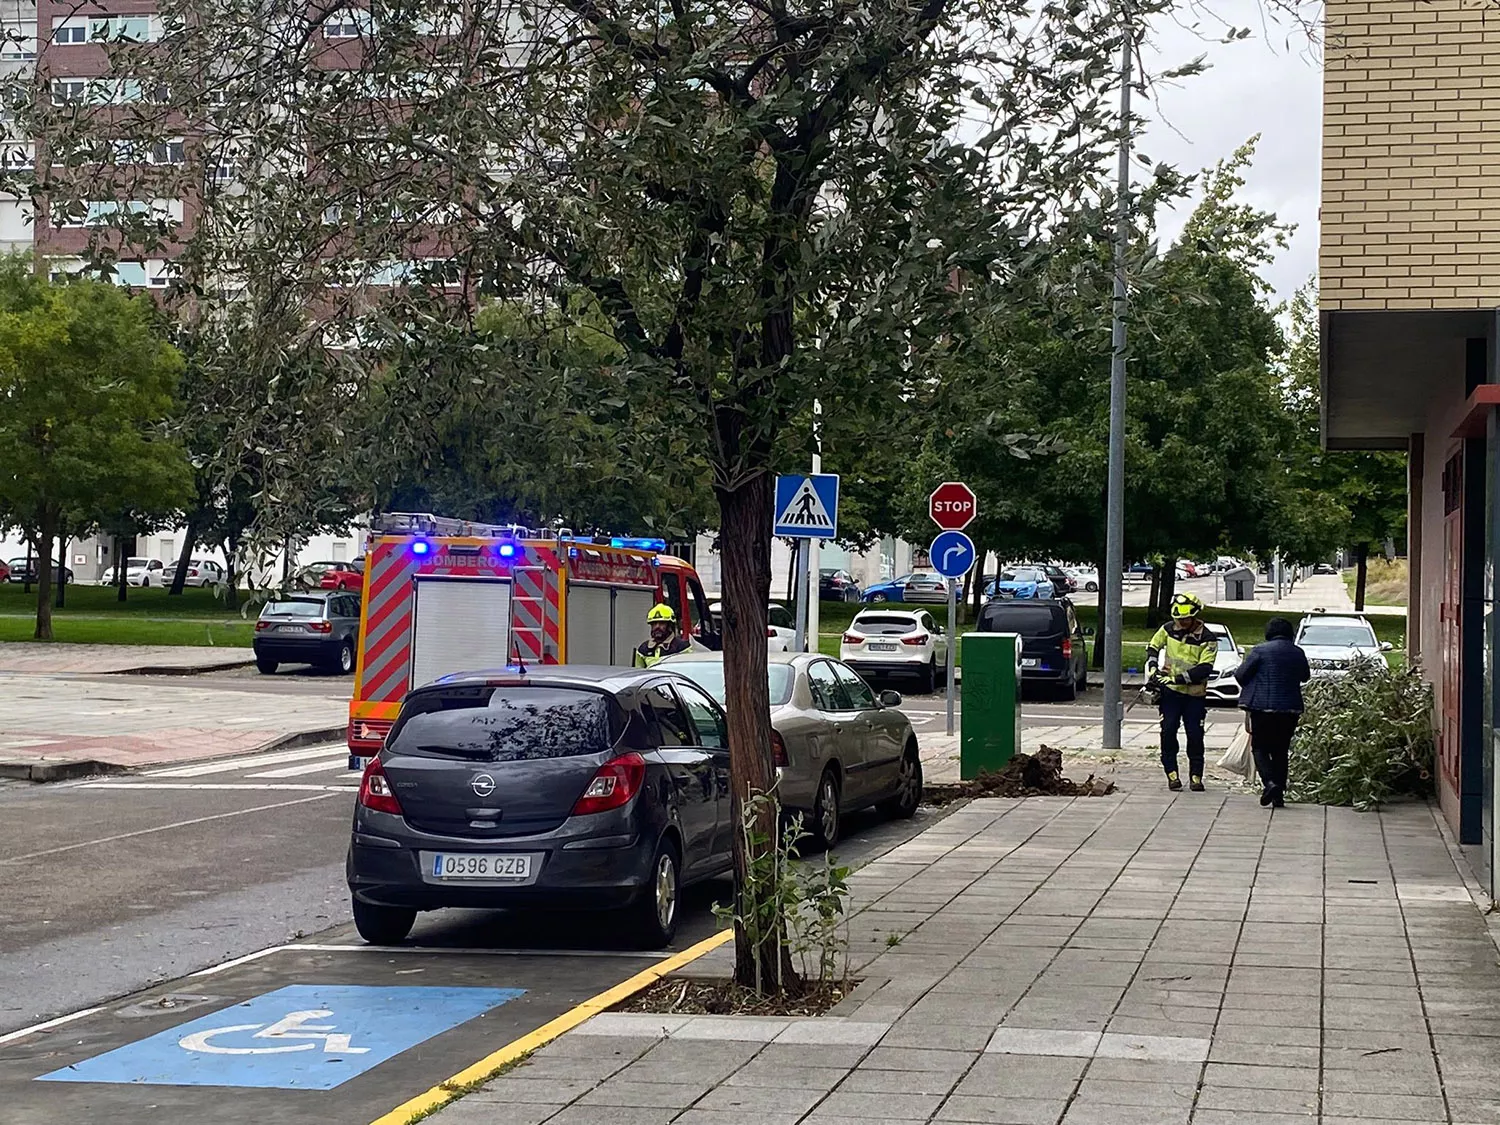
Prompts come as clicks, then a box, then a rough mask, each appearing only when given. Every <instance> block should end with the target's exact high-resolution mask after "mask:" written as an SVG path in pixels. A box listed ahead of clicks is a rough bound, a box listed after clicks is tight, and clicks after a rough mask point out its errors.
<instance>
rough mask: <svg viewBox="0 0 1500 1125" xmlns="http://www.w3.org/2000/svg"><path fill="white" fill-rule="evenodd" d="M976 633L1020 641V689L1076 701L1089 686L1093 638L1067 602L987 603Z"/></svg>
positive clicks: (976, 624) (975, 627) (1071, 604)
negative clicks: (1044, 690)
mask: <svg viewBox="0 0 1500 1125" xmlns="http://www.w3.org/2000/svg"><path fill="white" fill-rule="evenodd" d="M974 629H975V631H976V632H980V633H1016V634H1019V635H1020V637H1021V683H1022V685H1023V686H1024V685H1025V684H1037V685H1043V686H1048V687H1054V688H1056V689H1058V690H1059V691H1060V692H1061V693H1062V697H1063V698H1064V699H1069V700H1071V699H1077V698H1078V693H1079V692H1081V691H1084V690H1086V689H1087V688H1088V686H1089V680H1088V676H1089V654H1088V642H1087V641H1086V640H1085V638H1086V637H1087V636H1088V635H1089V634H1088V633H1086V632H1085V631H1084V630H1083V629H1082V628H1081V627H1080V626H1079V624H1078V615H1077V614H1076V613H1074V612H1073V603H1072V602H1069V601H1066V600H1063V599H1057V598H1053V599H1047V600H1040V601H1033V600H1020V601H993V602H986V603H985V605H984V608H982V609H981V610H980V611H979V620H978V621H976V622H975V623H974Z"/></svg>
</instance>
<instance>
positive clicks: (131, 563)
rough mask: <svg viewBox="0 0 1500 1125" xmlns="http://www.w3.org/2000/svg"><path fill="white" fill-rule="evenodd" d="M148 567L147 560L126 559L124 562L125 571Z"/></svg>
mask: <svg viewBox="0 0 1500 1125" xmlns="http://www.w3.org/2000/svg"><path fill="white" fill-rule="evenodd" d="M149 565H150V560H149V559H126V560H125V567H126V569H127V570H139V569H141V568H142V567H146V566H149Z"/></svg>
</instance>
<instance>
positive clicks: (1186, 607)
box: [1172, 594, 1203, 621]
mask: <svg viewBox="0 0 1500 1125" xmlns="http://www.w3.org/2000/svg"><path fill="white" fill-rule="evenodd" d="M1202 612H1203V599H1202V598H1200V597H1199V596H1198V595H1197V594H1173V595H1172V620H1173V621H1184V620H1186V619H1187V618H1189V617H1197V616H1198V615H1199V614H1201V613H1202Z"/></svg>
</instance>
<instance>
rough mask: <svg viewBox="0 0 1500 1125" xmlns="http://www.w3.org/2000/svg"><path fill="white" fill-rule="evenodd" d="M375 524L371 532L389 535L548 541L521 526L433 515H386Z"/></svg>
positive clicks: (419, 513)
mask: <svg viewBox="0 0 1500 1125" xmlns="http://www.w3.org/2000/svg"><path fill="white" fill-rule="evenodd" d="M372 523H373V525H374V526H373V527H371V529H370V530H372V531H376V532H382V533H384V534H387V535H454V536H472V537H473V538H476V539H485V538H492V539H502V538H504V539H530V538H533V537H535V538H547V536H545V535H543V534H538V533H536V532H533V531H532V530H531V529H530V528H527V527H522V526H521V525H520V524H514V523H504V524H501V523H475V522H473V521H471V520H460V519H454V518H453V517H451V516H435V515H433V514H432V513H431V512H386V513H385V514H383V515H380V516H377V517H376V518H375V519H374V520H373V521H372Z"/></svg>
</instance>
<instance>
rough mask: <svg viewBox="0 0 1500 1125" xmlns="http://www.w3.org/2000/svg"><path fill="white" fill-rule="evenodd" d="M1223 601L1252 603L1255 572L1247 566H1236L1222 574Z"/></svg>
mask: <svg viewBox="0 0 1500 1125" xmlns="http://www.w3.org/2000/svg"><path fill="white" fill-rule="evenodd" d="M1224 600H1225V601H1226V602H1253V601H1254V600H1255V572H1254V571H1253V570H1251V569H1250V568H1249V567H1247V566H1238V567H1235V568H1234V569H1233V570H1226V571H1225V572H1224Z"/></svg>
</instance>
